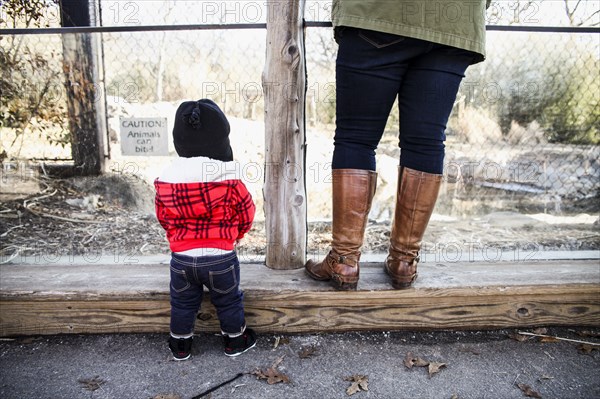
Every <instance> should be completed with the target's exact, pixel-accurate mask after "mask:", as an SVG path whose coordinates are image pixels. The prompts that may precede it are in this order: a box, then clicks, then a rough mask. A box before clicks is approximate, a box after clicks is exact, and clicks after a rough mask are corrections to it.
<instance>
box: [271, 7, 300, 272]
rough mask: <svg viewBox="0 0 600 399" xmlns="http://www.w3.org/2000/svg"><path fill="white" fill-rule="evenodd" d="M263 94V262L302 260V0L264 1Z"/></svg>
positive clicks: (289, 265)
mask: <svg viewBox="0 0 600 399" xmlns="http://www.w3.org/2000/svg"><path fill="white" fill-rule="evenodd" d="M266 4H267V55H266V62H265V69H264V72H263V76H262V80H263V82H262V83H263V91H264V94H265V97H264V100H265V184H264V189H263V194H264V197H265V220H266V221H265V224H266V235H267V251H266V265H267V266H268V267H270V268H272V269H297V268H300V267H302V266H303V265H304V262H305V261H306V236H307V224H306V181H305V173H304V172H305V163H306V157H305V153H306V132H305V124H304V103H305V96H306V76H305V74H306V68H305V63H304V27H303V16H304V4H305V1H304V0H289V1H281V0H268V1H267V3H266Z"/></svg>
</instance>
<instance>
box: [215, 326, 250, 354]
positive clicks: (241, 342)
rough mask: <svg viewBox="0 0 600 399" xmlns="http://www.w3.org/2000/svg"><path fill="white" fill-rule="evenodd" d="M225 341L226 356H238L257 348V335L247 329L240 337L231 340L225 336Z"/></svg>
mask: <svg viewBox="0 0 600 399" xmlns="http://www.w3.org/2000/svg"><path fill="white" fill-rule="evenodd" d="M223 341H224V343H225V354H226V355H227V356H232V357H233V356H238V355H241V354H242V353H244V352H246V351H247V350H248V349H250V348H254V346H256V333H255V332H254V330H253V329H251V328H246V331H244V333H243V334H242V335H240V336H239V337H235V338H230V337H228V336H227V335H225V336H223Z"/></svg>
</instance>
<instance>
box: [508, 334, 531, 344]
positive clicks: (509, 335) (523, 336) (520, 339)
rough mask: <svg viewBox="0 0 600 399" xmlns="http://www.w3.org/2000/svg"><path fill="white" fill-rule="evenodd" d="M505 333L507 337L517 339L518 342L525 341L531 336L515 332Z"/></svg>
mask: <svg viewBox="0 0 600 399" xmlns="http://www.w3.org/2000/svg"><path fill="white" fill-rule="evenodd" d="M507 335H508V338H510V339H514V340H515V341H519V342H525V341H527V340H529V339H530V338H531V337H528V336H527V335H522V334H516V333H509V334H507Z"/></svg>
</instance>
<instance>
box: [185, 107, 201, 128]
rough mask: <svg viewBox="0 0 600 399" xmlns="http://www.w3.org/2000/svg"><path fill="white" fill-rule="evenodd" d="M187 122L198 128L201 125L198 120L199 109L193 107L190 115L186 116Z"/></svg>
mask: <svg viewBox="0 0 600 399" xmlns="http://www.w3.org/2000/svg"><path fill="white" fill-rule="evenodd" d="M188 123H189V124H190V126H192V127H193V128H194V129H200V128H201V127H202V122H201V121H200V109H198V108H194V110H193V111H192V113H191V115H190V117H189V118H188Z"/></svg>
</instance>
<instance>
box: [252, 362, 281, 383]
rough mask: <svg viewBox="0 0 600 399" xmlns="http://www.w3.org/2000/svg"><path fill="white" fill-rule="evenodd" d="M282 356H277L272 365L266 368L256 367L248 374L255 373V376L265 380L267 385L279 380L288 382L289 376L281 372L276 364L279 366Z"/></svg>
mask: <svg viewBox="0 0 600 399" xmlns="http://www.w3.org/2000/svg"><path fill="white" fill-rule="evenodd" d="M284 357H285V356H281V357H278V358H277V359H276V360H275V361H274V362H273V365H272V366H271V367H269V368H268V369H266V370H260V369H256V370H254V371H253V372H252V373H250V374H252V375H255V376H256V378H258V379H259V380H267V384H269V385H273V384H277V383H279V382H284V383H286V384H289V382H290V378H289V377H288V376H287V375H285V374H283V373H281V372H280V371H279V370H277V366H279V364H280V363H281V362H282V361H283V358H284Z"/></svg>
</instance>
